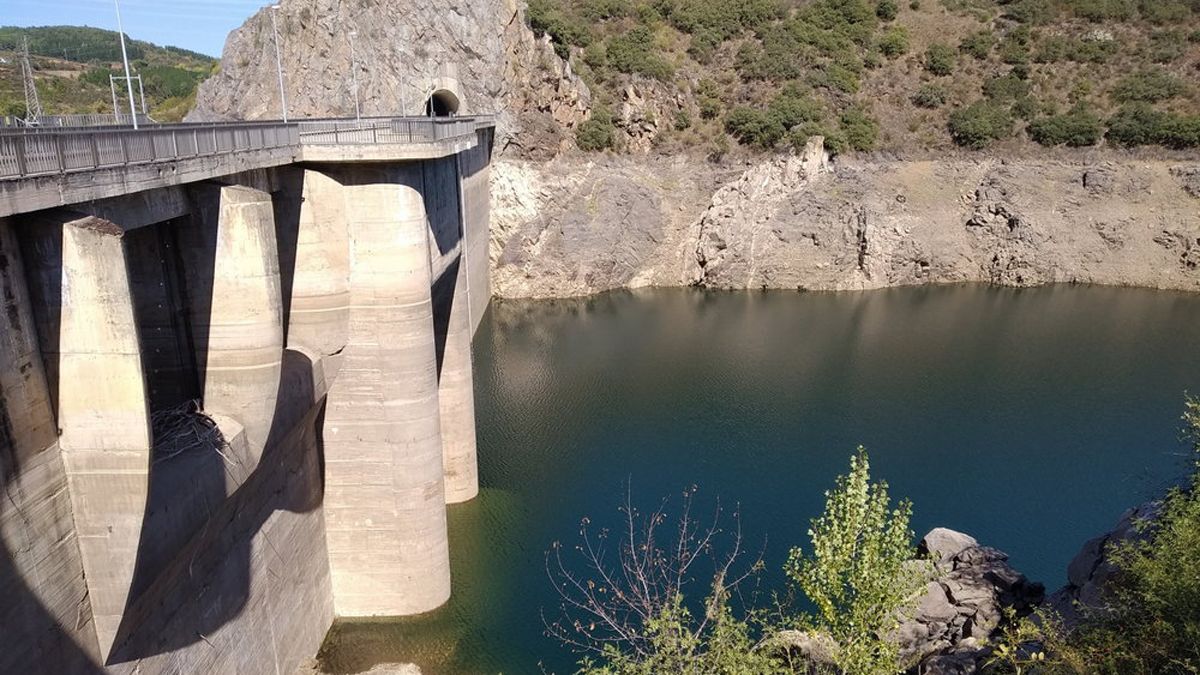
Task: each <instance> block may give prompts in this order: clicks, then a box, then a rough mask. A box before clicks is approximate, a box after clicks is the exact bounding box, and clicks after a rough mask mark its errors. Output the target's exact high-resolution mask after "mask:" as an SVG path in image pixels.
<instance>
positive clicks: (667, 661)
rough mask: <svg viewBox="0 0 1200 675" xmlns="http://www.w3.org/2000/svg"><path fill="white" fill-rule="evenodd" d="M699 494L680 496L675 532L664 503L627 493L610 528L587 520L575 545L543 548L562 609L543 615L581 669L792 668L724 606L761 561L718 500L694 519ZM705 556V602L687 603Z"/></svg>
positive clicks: (621, 672)
mask: <svg viewBox="0 0 1200 675" xmlns="http://www.w3.org/2000/svg"><path fill="white" fill-rule="evenodd" d="M695 491H696V490H695V488H691V489H689V490H687V491H686V492H685V493H684V495H683V499H682V507H681V510H680V515H679V516H678V518H677V521H676V522H677V527H676V528H675V529H674V532H671V531H670V528H669V526H668V527H666V528H664V526H665V525H666V524H667V523H668V520H669V518H668V515H667V509H668V507H669V505H670V503H669V500H664V501H663V502H662V503H661V504H660V505H659V507H658V509H657V510H655V511H653V512H652V513H648V514H642V513H639V512H638V511H637V510H636V509H635V508H634V507H633V505H632V500H631V498H630V497H629V496H628V493H627V496H626V500H625V504H624V505H623V506H622V508H621V513H622V516H623V518H622V521H623V522H621V523H620V526H619V527H618V528H617V530H616V531H615V532H614V531H610V530H607V529H602V530H600V531H599V532H598V533H596V534H593V533H592V530H591V527H590V526H591V523H590V522H589V521H588V520H587V519H584V521H583V523H582V526H581V529H580V533H581V541H580V544H579V545H577V546H573V547H569V548H567V547H563V546H562V545H560V544H558V543H555V544H554V545H553V546H552V547H551V549H550V551H548V552H547V553H546V572H547V574H548V575H549V577H550V579H551V581H552V582H553V584H554V587H555V589H556V590H557V591H558V593H559V597H560V599H561V603H560V606H559V616H558V617H557V618H556V619H555V620H553V621H547V622H546V631H547V633H548V634H549V635H550V636H551V637H555V638H557V639H558V640H560V641H561V642H562V643H563V644H565V645H568V646H570V647H572V648H574V649H575V650H577V651H579V652H580V653H581V654H583V656H582V658H581V661H580V672H581V673H585V674H589V675H657V674H658V673H688V674H694V675H708V674H709V673H728V674H730V675H734V674H738V675H741V674H746V675H758V674H760V673H761V674H763V675H768V674H771V673H782V672H790V671H784V670H783V665H784V664H783V663H781V662H780V661H779V660H777V658H776V657H774V656H772V655H771V654H768V653H766V652H764V651H761V650H756V649H755V645H756V644H757V642H758V640H757V636H756V635H755V631H754V630H753V627H752V625H751V623H750V622H748V621H746V620H745V619H742V618H739V617H738V616H737V615H736V614H735V613H734V611H733V609H732V608H731V607H730V598H731V597H732V595H733V594H734V593H736V591H737V587H738V586H739V585H740V584H741V583H742V582H743V581H744V580H745V579H747V578H749V576H751V575H752V574H754V573H756V572H757V571H758V570H759V569H761V559H755V560H753V561H751V562H749V564H746V561H745V560H744V559H743V558H744V555H743V549H742V538H741V529H740V527H739V526H737V517H736V515H735V516H734V518H733V521H734V525H735V526H734V528H733V529H732V530H731V531H726V530H724V529H723V523H722V515H721V514H722V511H721V508H720V505H719V504H718V505H717V507H716V509H715V512H714V514H713V516H712V519H711V520H703V519H699V518H697V517H695V516H694V514H693V510H692V509H693V496H694V494H695ZM664 529H666V530H667V531H666V532H664V531H663V530H664ZM571 551H574V554H571V553H570V552H571ZM709 563H711V565H712V566H711V569H712V570H713V574H712V576H711V577H701V580H700V581H699V584H701V585H702V587H703V586H704V585H706V586H707V588H703V590H702V592H703V593H704V594H705V596H704V598H705V599H704V602H703V603H702V604H700V605H695V604H691V605H689V603H688V591H689V590H691V587H692V585H694V584H695V583H696V579H697V577H698V576H700V575H701V574H703V573H702V572H701V571H700V568H701V567H705V568H707V567H708V564H709ZM694 600H695V598H693V601H694ZM697 610H699V611H697Z"/></svg>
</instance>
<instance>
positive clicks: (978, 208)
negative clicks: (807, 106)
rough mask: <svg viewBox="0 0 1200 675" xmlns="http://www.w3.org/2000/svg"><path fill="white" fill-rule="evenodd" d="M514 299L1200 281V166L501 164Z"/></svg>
mask: <svg viewBox="0 0 1200 675" xmlns="http://www.w3.org/2000/svg"><path fill="white" fill-rule="evenodd" d="M492 194H493V217H492V242H491V243H492V247H491V255H492V277H493V278H492V281H493V284H492V285H493V291H494V293H495V294H496V295H498V296H500V297H525V298H550V297H568V296H579V295H589V294H593V293H599V292H604V291H608V290H614V289H620V288H638V287H645V286H698V287H703V288H714V289H760V288H771V289H793V290H865V289H873V288H885V287H891V286H906V285H918V284H930V283H963V282H984V283H994V284H1001V285H1006V286H1037V285H1042V284H1047V283H1086V284H1100V285H1114V286H1136V287H1144V288H1153V289H1164V290H1183V291H1200V164H1194V163H1187V162H1180V161H1170V160H1133V159H1129V158H1122V157H1119V156H1115V155H1114V156H1113V157H1112V158H1110V159H1097V157H1096V156H1095V155H1090V156H1089V158H1088V160H1087V161H1084V160H1082V159H1081V160H1079V161H1067V160H1044V161H1041V160H1019V161H1007V160H1003V159H999V158H992V157H981V158H978V159H962V158H956V159H947V160H920V161H903V160H896V161H888V160H878V159H862V158H853V157H847V158H839V159H835V160H832V161H831V160H830V159H829V158H828V157H827V156H826V155H825V154H824V153H823V151H822V149H821V147H820V146H819V145H812V144H810V147H809V148H808V149H807V150H806V151H805V152H804V153H801V154H794V155H790V156H781V157H775V158H770V159H764V160H761V161H759V162H757V163H753V164H749V165H746V166H743V167H735V168H729V167H723V166H720V165H714V164H711V163H708V162H705V161H704V160H701V159H696V158H686V157H653V156H648V157H638V158H629V157H606V158H601V159H599V160H594V161H593V160H584V159H581V158H578V157H576V158H570V157H560V158H558V159H555V160H552V161H550V162H528V161H520V160H511V159H501V160H500V161H499V162H498V163H497V165H496V166H495V168H494V169H493V177H492Z"/></svg>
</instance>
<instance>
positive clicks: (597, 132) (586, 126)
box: [575, 106, 616, 152]
mask: <svg viewBox="0 0 1200 675" xmlns="http://www.w3.org/2000/svg"><path fill="white" fill-rule="evenodd" d="M575 142H576V143H577V144H578V145H579V149H580V150H586V151H588V152H598V151H600V150H608V149H610V148H612V147H613V146H614V145H615V144H616V127H615V126H614V125H613V121H612V114H611V113H609V112H608V109H607V108H604V107H603V106H598V107H596V108H595V109H594V110H593V111H592V116H591V118H590V119H588V120H586V121H584V122H583V124H580V125H579V128H578V129H576V130H575Z"/></svg>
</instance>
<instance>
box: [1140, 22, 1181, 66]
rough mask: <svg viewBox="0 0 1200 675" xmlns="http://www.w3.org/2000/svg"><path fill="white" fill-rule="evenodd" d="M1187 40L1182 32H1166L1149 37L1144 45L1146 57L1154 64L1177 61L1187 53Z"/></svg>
mask: <svg viewBox="0 0 1200 675" xmlns="http://www.w3.org/2000/svg"><path fill="white" fill-rule="evenodd" d="M1187 50H1188V40H1187V35H1186V34H1185V33H1184V32H1183V31H1178V30H1166V31H1160V32H1157V33H1154V34H1153V35H1151V36H1150V43H1149V44H1148V45H1146V55H1147V56H1149V57H1150V60H1151V61H1153V62H1155V63H1171V62H1172V61H1178V60H1179V59H1180V58H1182V57H1183V55H1184V54H1186V53H1187Z"/></svg>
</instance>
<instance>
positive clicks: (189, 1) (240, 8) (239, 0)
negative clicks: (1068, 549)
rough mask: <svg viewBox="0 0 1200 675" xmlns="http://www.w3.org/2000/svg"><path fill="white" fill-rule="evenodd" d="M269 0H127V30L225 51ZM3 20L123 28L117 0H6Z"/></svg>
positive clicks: (0, 13)
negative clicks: (236, 30)
mask: <svg viewBox="0 0 1200 675" xmlns="http://www.w3.org/2000/svg"><path fill="white" fill-rule="evenodd" d="M267 4H270V3H268V2H267V1H266V0H121V20H122V22H123V23H124V25H125V34H126V35H129V36H130V37H133V38H136V39H138V40H148V41H150V42H154V43H156V44H160V45H174V46H176V47H183V48H185V49H191V50H194V51H198V52H200V53H202V54H209V55H211V56H220V55H221V49H222V47H224V46H225V36H226V35H228V34H229V31H231V30H233V29H234V28H237V27H238V26H240V25H242V22H244V21H245V20H246V19H247V18H248V17H249V16H250V15H251V14H253V13H254V12H256V11H258V8H260V7H262V6H264V5H267ZM0 25H4V26H58V25H71V26H94V27H96V28H107V29H109V30H116V29H117V15H116V11H115V10H114V8H113V0H0Z"/></svg>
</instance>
